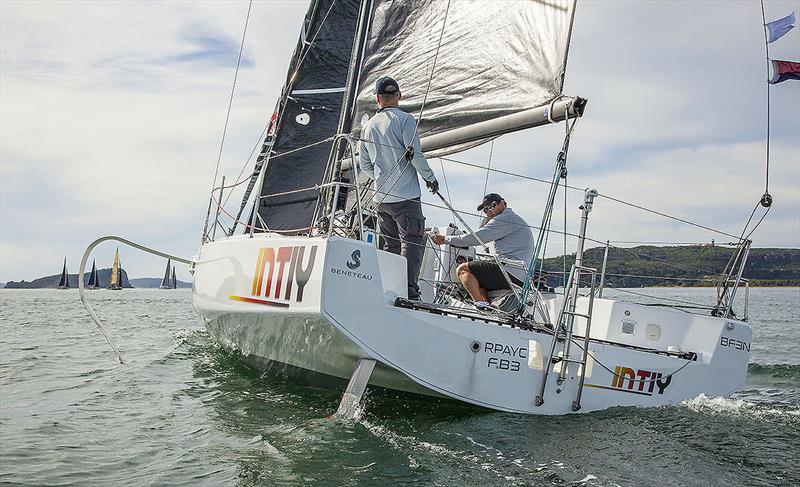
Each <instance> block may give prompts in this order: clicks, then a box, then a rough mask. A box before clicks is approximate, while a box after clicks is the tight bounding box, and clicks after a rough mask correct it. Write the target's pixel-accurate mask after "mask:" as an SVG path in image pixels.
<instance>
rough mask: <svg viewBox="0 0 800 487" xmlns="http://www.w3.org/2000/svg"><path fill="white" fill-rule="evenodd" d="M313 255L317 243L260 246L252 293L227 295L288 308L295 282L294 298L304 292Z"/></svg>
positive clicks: (300, 299)
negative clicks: (248, 294) (275, 246)
mask: <svg viewBox="0 0 800 487" xmlns="http://www.w3.org/2000/svg"><path fill="white" fill-rule="evenodd" d="M307 250H308V258H307V260H306V257H305V255H306V251H307ZM316 257H317V246H316V245H312V246H310V247H305V246H297V247H278V248H277V249H275V248H272V247H264V248H262V249H259V251H258V259H257V260H256V269H255V273H254V274H253V288H252V291H251V296H230V299H233V300H234V301H245V302H248V303H257V304H264V305H267V306H278V307H281V308H288V307H289V302H290V301H291V298H292V291H293V290H294V285H295V284H296V285H297V292H296V293H295V295H294V296H295V299H294V301H295V302H297V303H299V302H301V301H303V291H304V290H305V287H306V284H308V280H309V279H310V278H311V272H312V271H313V270H314V262H315V260H316ZM276 269H277V272H275V271H276ZM265 298H267V299H265ZM273 299H274V300H276V301H274V300H273Z"/></svg>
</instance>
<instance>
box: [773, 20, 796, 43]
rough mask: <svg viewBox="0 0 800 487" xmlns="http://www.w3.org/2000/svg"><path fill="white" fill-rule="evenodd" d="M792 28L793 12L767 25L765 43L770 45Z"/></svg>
mask: <svg viewBox="0 0 800 487" xmlns="http://www.w3.org/2000/svg"><path fill="white" fill-rule="evenodd" d="M792 28H794V12H792V13H791V15H787V16H786V17H784V18H782V19H778V20H773V21H772V22H770V23H768V24H767V42H768V43H772V42H775V41H777V40H778V39H780V38H781V37H783V35H784V34H786V33H787V32H789V31H790V30H792Z"/></svg>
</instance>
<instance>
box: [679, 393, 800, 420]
mask: <svg viewBox="0 0 800 487" xmlns="http://www.w3.org/2000/svg"><path fill="white" fill-rule="evenodd" d="M682 404H683V405H685V406H686V407H688V408H689V409H690V410H692V411H694V412H696V413H706V414H728V415H750V416H755V417H757V418H774V417H776V416H777V417H780V416H792V417H793V416H800V409H798V408H793V409H775V408H768V407H765V406H763V405H760V404H756V403H752V402H748V401H745V400H743V399H734V398H730V397H719V396H717V397H708V396H706V395H705V394H700V395H699V396H697V397H696V398H694V399H690V400H688V401H684V402H683V403H682Z"/></svg>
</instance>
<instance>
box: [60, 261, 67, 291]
mask: <svg viewBox="0 0 800 487" xmlns="http://www.w3.org/2000/svg"><path fill="white" fill-rule="evenodd" d="M58 289H69V271H68V270H67V258H66V257H64V268H63V269H62V270H61V280H60V281H58Z"/></svg>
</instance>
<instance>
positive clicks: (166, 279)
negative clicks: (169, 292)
mask: <svg viewBox="0 0 800 487" xmlns="http://www.w3.org/2000/svg"><path fill="white" fill-rule="evenodd" d="M171 269H172V259H167V269H166V270H165V271H164V278H163V279H161V285H160V286H159V288H160V289H172V282H170V275H169V271H170V270H171Z"/></svg>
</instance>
